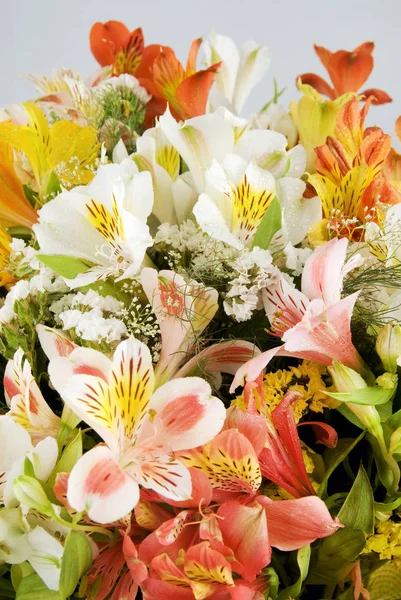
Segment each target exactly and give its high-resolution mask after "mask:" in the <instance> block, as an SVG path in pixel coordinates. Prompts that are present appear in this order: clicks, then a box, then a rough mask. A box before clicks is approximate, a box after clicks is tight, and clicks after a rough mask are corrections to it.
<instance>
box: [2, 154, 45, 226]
mask: <svg viewBox="0 0 401 600" xmlns="http://www.w3.org/2000/svg"><path fill="white" fill-rule="evenodd" d="M0 165H1V169H0V224H1V225H3V226H4V227H14V226H16V225H23V226H24V227H29V228H31V227H32V225H33V224H34V223H36V221H37V220H38V215H37V212H36V210H35V209H34V208H33V207H32V206H31V204H30V203H29V200H28V199H27V198H26V196H25V194H24V190H23V187H22V184H21V181H20V180H19V178H18V176H17V174H16V172H15V169H14V158H13V151H12V149H11V146H9V144H6V143H4V142H0Z"/></svg>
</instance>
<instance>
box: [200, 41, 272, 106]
mask: <svg viewBox="0 0 401 600" xmlns="http://www.w3.org/2000/svg"><path fill="white" fill-rule="evenodd" d="M202 47H203V50H204V53H205V62H206V65H207V66H210V65H212V64H214V63H216V62H219V61H222V64H221V65H220V67H219V70H218V72H217V75H216V79H215V83H214V86H213V88H212V103H213V106H220V105H222V106H226V107H227V108H229V109H230V110H232V111H233V112H234V113H236V114H239V113H240V112H241V110H242V108H243V106H244V104H245V101H246V100H247V98H248V96H249V94H250V92H251V90H252V89H253V88H254V87H255V85H256V84H257V83H259V82H260V81H261V80H262V79H263V77H264V75H265V74H266V72H267V70H268V68H269V66H270V62H271V57H270V52H269V50H268V48H267V47H266V46H259V45H258V44H256V43H255V42H252V41H249V42H246V43H245V44H243V46H241V48H240V49H238V48H237V46H236V45H235V43H234V42H233V40H232V39H231V38H229V37H227V36H225V35H218V34H216V33H211V34H210V36H209V38H208V39H207V40H205V41H204V42H203V45H202Z"/></svg>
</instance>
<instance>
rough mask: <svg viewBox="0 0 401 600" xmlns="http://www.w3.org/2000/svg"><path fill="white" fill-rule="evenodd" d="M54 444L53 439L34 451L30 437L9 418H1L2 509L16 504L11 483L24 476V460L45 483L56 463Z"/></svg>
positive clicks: (41, 442) (0, 496)
mask: <svg viewBox="0 0 401 600" xmlns="http://www.w3.org/2000/svg"><path fill="white" fill-rule="evenodd" d="M57 457H58V447H57V442H56V440H55V439H54V438H52V437H47V438H45V439H44V440H42V441H40V442H39V443H38V444H37V445H36V446H35V447H34V446H33V444H32V441H31V438H30V435H29V433H28V432H27V430H26V429H24V428H23V427H22V426H21V425H19V424H18V423H16V422H15V421H14V420H13V419H12V418H11V417H10V416H9V415H1V416H0V474H1V475H0V498H2V501H3V503H4V505H5V506H7V507H12V506H13V505H16V504H17V500H16V498H15V495H14V489H13V485H14V480H15V479H16V478H17V477H19V476H20V475H23V474H24V462H25V458H28V460H29V461H30V462H31V464H32V467H33V470H34V473H35V477H37V478H38V479H40V480H41V481H47V479H48V478H49V477H50V474H51V472H52V471H53V469H54V466H55V464H56V462H57Z"/></svg>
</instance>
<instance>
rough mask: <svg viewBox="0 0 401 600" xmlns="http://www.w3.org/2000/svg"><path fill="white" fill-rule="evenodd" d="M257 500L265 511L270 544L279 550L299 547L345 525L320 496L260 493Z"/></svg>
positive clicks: (330, 533)
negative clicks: (281, 496) (284, 496)
mask: <svg viewBox="0 0 401 600" xmlns="http://www.w3.org/2000/svg"><path fill="white" fill-rule="evenodd" d="M256 501H257V502H259V504H261V505H262V506H263V507H264V509H265V511H266V516H267V526H268V530H269V539H270V544H271V545H272V546H273V547H274V548H278V549H279V550H284V551H287V552H288V551H291V550H297V549H298V548H302V547H303V546H306V545H307V544H310V543H312V542H314V541H315V540H317V539H319V538H325V537H327V536H329V535H332V534H333V533H334V532H335V531H337V529H338V528H339V527H342V524H341V523H340V521H339V520H338V519H337V518H336V519H332V517H331V515H330V513H329V511H328V510H327V507H326V505H325V503H324V502H323V500H321V499H320V498H318V497H317V496H307V497H305V498H297V499H296V500H281V501H279V502H273V501H272V500H270V498H267V497H266V496H257V498H256Z"/></svg>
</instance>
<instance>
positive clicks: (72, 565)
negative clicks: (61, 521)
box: [59, 531, 92, 598]
mask: <svg viewBox="0 0 401 600" xmlns="http://www.w3.org/2000/svg"><path fill="white" fill-rule="evenodd" d="M91 564H92V550H91V546H90V543H89V540H88V538H87V536H86V535H84V534H83V533H79V532H77V531H70V533H69V534H68V535H67V538H66V540H65V544H64V552H63V557H62V559H61V571H60V584H59V592H60V596H61V597H62V598H68V597H69V596H70V595H71V594H72V593H73V592H74V590H75V588H76V587H77V585H78V582H79V580H80V579H81V577H82V575H83V574H84V573H85V572H86V571H87V570H88V569H89V567H90V566H91Z"/></svg>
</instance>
